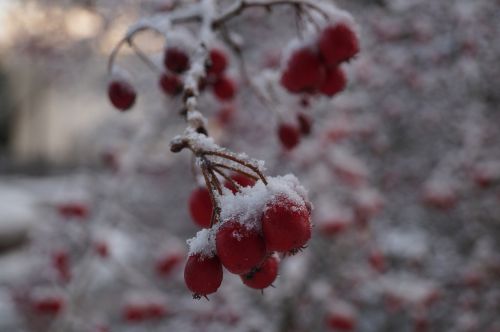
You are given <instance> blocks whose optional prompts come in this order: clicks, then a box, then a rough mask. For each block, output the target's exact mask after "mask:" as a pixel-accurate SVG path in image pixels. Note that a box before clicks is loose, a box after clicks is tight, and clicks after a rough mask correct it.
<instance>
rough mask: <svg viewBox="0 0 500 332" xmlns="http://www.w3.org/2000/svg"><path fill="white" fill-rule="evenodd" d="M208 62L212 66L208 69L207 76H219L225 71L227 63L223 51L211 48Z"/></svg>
mask: <svg viewBox="0 0 500 332" xmlns="http://www.w3.org/2000/svg"><path fill="white" fill-rule="evenodd" d="M210 62H211V63H212V64H211V66H210V67H209V68H208V74H209V75H214V76H220V75H222V73H223V72H224V71H225V70H226V67H227V62H228V61H227V56H226V54H225V53H224V51H222V50H220V49H217V48H213V49H211V50H210Z"/></svg>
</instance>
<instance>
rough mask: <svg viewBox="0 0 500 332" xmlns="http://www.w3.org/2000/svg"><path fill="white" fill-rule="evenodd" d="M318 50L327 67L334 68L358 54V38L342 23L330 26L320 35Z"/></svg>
mask: <svg viewBox="0 0 500 332" xmlns="http://www.w3.org/2000/svg"><path fill="white" fill-rule="evenodd" d="M319 49H320V53H321V56H322V57H323V60H324V61H325V63H326V64H327V65H329V66H335V65H338V64H339V63H341V62H344V61H347V60H349V59H351V58H352V57H353V56H355V55H356V54H358V52H359V41H358V37H357V36H356V34H355V33H354V31H353V30H352V29H351V28H350V27H349V26H348V25H346V24H344V23H340V24H337V25H330V26H328V27H326V28H325V29H324V30H323V32H322V33H321V36H320V38H319Z"/></svg>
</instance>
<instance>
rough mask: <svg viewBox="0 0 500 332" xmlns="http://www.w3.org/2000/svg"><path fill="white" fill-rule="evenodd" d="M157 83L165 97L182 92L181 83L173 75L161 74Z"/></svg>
mask: <svg viewBox="0 0 500 332" xmlns="http://www.w3.org/2000/svg"><path fill="white" fill-rule="evenodd" d="M158 83H159V85H160V88H161V90H162V91H163V92H164V93H165V94H166V95H170V96H176V95H178V94H179V93H181V92H182V82H181V80H180V79H179V78H178V77H177V76H175V75H169V74H163V75H161V77H160V81H159V82H158Z"/></svg>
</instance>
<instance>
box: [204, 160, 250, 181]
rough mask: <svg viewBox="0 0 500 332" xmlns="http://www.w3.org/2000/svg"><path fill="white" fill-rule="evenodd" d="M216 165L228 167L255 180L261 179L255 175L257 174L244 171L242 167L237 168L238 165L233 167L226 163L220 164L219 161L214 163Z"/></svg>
mask: <svg viewBox="0 0 500 332" xmlns="http://www.w3.org/2000/svg"><path fill="white" fill-rule="evenodd" d="M213 165H214V166H215V167H221V168H226V169H229V170H231V171H234V172H237V173H240V174H241V175H244V176H246V177H249V178H251V179H252V180H254V181H257V180H259V177H258V176H255V175H252V174H250V173H247V172H244V171H242V170H240V169H237V168H236V167H231V166H228V165H224V164H219V163H214V164H213Z"/></svg>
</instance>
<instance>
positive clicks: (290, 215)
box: [262, 194, 311, 252]
mask: <svg viewBox="0 0 500 332" xmlns="http://www.w3.org/2000/svg"><path fill="white" fill-rule="evenodd" d="M262 231H263V234H264V239H265V241H266V248H267V250H268V251H269V252H270V251H279V252H289V251H294V250H297V249H300V248H301V247H302V246H304V245H305V244H306V243H307V241H309V239H310V238H311V216H310V213H309V211H308V209H307V206H306V204H305V203H304V202H300V203H299V202H296V201H294V200H292V199H290V198H288V197H287V196H285V195H283V194H281V195H277V196H275V197H273V198H272V199H271V200H270V201H269V202H268V203H267V204H266V206H265V208H264V214H263V216H262Z"/></svg>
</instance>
